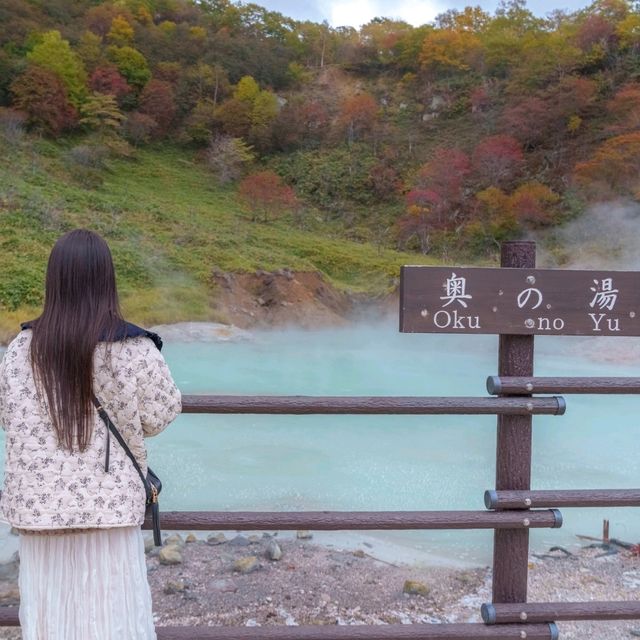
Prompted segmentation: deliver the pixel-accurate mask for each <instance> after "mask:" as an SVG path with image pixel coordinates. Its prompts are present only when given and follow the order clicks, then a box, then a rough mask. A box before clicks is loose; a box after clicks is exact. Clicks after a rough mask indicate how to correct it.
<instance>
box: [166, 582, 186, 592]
mask: <svg viewBox="0 0 640 640" xmlns="http://www.w3.org/2000/svg"><path fill="white" fill-rule="evenodd" d="M185 589H186V586H185V584H184V582H182V580H170V581H169V582H167V584H165V585H164V592H165V593H166V594H167V595H171V594H173V593H182V592H183V591H184V590H185Z"/></svg>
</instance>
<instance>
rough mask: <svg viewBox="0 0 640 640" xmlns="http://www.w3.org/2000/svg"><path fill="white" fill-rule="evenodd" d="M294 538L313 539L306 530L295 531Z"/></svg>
mask: <svg viewBox="0 0 640 640" xmlns="http://www.w3.org/2000/svg"><path fill="white" fill-rule="evenodd" d="M296 538H298V540H311V538H313V534H312V533H311V532H310V531H307V530H306V529H299V530H298V531H296Z"/></svg>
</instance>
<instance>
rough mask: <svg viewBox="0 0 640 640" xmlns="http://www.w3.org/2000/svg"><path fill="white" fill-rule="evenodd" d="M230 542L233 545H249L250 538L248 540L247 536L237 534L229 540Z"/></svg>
mask: <svg viewBox="0 0 640 640" xmlns="http://www.w3.org/2000/svg"><path fill="white" fill-rule="evenodd" d="M229 544H230V545H233V546H234V547H248V546H249V540H247V538H245V537H244V536H243V535H237V536H236V537H235V538H232V539H231V540H230V541H229Z"/></svg>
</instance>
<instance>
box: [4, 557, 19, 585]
mask: <svg viewBox="0 0 640 640" xmlns="http://www.w3.org/2000/svg"><path fill="white" fill-rule="evenodd" d="M19 569H20V556H19V555H18V552H17V551H14V552H13V555H12V556H11V560H9V561H8V562H5V563H3V564H0V580H17V579H18V571H19Z"/></svg>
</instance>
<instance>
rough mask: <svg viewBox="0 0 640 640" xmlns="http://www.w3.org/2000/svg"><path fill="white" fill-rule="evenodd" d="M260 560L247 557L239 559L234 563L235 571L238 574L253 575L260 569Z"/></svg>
mask: <svg viewBox="0 0 640 640" xmlns="http://www.w3.org/2000/svg"><path fill="white" fill-rule="evenodd" d="M259 566H260V565H259V564H258V558H256V557H255V556H245V557H243V558H238V560H236V561H235V562H234V563H233V570H234V571H236V572H238V573H251V572H252V571H255V570H256V569H258V568H259Z"/></svg>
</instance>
